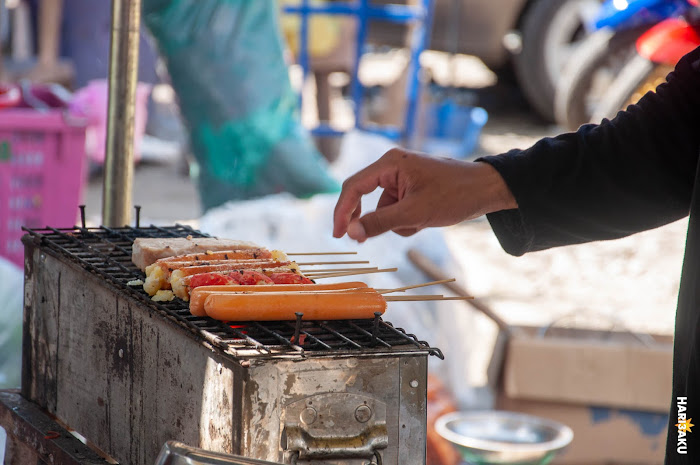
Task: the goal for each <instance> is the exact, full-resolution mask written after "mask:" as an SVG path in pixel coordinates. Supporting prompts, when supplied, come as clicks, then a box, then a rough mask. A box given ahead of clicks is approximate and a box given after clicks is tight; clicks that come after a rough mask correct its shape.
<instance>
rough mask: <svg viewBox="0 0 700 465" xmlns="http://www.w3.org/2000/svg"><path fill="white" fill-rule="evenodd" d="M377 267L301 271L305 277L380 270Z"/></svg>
mask: <svg viewBox="0 0 700 465" xmlns="http://www.w3.org/2000/svg"><path fill="white" fill-rule="evenodd" d="M378 269H379V268H377V267H376V266H374V267H367V268H324V269H321V270H301V272H302V273H304V275H314V274H327V273H339V272H344V271H373V270H378Z"/></svg>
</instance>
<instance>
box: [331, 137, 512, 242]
mask: <svg viewBox="0 0 700 465" xmlns="http://www.w3.org/2000/svg"><path fill="white" fill-rule="evenodd" d="M377 187H381V188H383V189H384V192H382V195H381V196H380V198H379V202H378V203H377V209H376V211H374V212H371V213H367V214H366V215H364V216H362V217H361V216H360V215H361V214H362V209H361V208H362V207H361V199H362V196H363V195H365V194H369V193H370V192H373V191H374V190H375V189H376V188H377ZM509 208H517V203H516V202H515V199H514V198H513V195H512V194H511V192H510V190H509V189H508V187H507V186H506V184H505V182H504V181H503V178H501V176H500V175H499V174H498V172H497V171H496V170H495V169H494V168H493V167H491V165H489V164H487V163H478V162H477V163H473V162H464V161H457V160H452V159H447V158H431V157H428V156H424V155H420V154H418V153H415V152H409V151H407V150H402V149H392V150H390V151H388V152H387V153H386V154H384V156H382V158H380V159H379V160H377V161H376V162H374V163H373V164H371V165H369V166H368V167H366V168H365V169H363V170H362V171H360V172H358V173H356V174H355V175H353V176H351V177H350V178H348V179H347V180H346V181H345V183H343V190H342V192H341V193H340V198H339V199H338V203H337V205H336V206H335V212H334V215H333V222H334V226H333V236H334V237H342V236H343V235H344V234H345V233H347V234H348V236H349V237H350V238H351V239H355V240H356V241H358V242H364V241H365V240H366V239H367V238H368V237H373V236H377V235H379V234H382V233H385V232H387V231H390V230H391V231H394V232H395V233H397V234H400V235H402V236H410V235H412V234H415V233H416V232H418V231H420V230H421V229H423V228H427V227H432V226H448V225H451V224H456V223H459V222H460V221H463V220H468V219H473V218H476V217H479V216H481V215H484V214H486V213H491V212H495V211H499V210H505V209H509Z"/></svg>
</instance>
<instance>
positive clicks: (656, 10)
mask: <svg viewBox="0 0 700 465" xmlns="http://www.w3.org/2000/svg"><path fill="white" fill-rule="evenodd" d="M691 7H692V5H691V4H690V3H689V2H688V0H671V1H669V0H630V1H628V2H620V1H618V0H607V1H605V2H604V3H603V4H601V7H600V9H599V11H598V14H597V15H596V17H595V18H594V21H593V22H592V24H590V25H589V26H588V27H589V29H590V30H591V32H590V34H589V35H588V36H587V37H586V38H585V39H584V40H583V41H582V43H581V44H580V46H579V47H578V48H577V49H576V50H575V51H574V52H573V53H572V55H571V56H570V58H569V60H568V61H567V64H566V66H565V67H564V68H563V70H562V74H561V76H560V78H559V80H558V81H557V86H556V89H555V101H554V111H555V118H556V121H557V123H558V124H560V125H561V126H563V127H565V128H567V129H570V130H576V129H577V128H578V127H579V126H580V125H581V124H585V123H587V122H589V121H590V119H591V116H592V115H593V112H594V109H595V108H596V107H597V106H598V103H599V102H600V99H601V97H602V96H603V95H604V94H605V92H606V90H607V88H608V87H609V86H610V85H611V83H612V82H613V81H614V79H615V77H616V76H617V74H618V73H619V71H620V70H621V69H622V67H623V66H624V64H625V63H627V62H628V61H629V60H630V59H631V58H632V57H633V56H634V55H635V54H636V51H635V42H636V41H637V39H638V38H639V37H640V36H641V35H642V34H643V33H644V32H645V31H647V30H648V29H649V28H650V27H651V26H653V25H654V24H657V23H659V22H661V21H663V20H664V19H667V18H673V17H678V16H680V15H682V14H684V13H685V12H686V11H687V10H689V9H690V8H691Z"/></svg>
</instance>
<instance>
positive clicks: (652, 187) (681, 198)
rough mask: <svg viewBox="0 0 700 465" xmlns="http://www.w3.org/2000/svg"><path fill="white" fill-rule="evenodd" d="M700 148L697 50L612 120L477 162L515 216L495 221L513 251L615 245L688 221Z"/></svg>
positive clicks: (496, 229) (509, 214) (496, 216)
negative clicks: (509, 197)
mask: <svg viewBox="0 0 700 465" xmlns="http://www.w3.org/2000/svg"><path fill="white" fill-rule="evenodd" d="M699 149H700V48H698V49H695V50H694V51H693V52H691V53H689V54H688V55H686V56H685V57H684V58H683V59H682V60H681V61H680V62H679V63H678V65H677V66H676V69H675V70H674V71H673V72H672V73H670V74H669V75H668V77H667V82H666V83H664V84H662V85H660V86H659V87H658V88H657V89H656V92H655V93H653V92H649V93H647V94H646V95H645V96H644V97H643V98H642V99H641V100H640V101H639V102H638V103H637V104H636V105H631V106H630V107H628V108H627V110H626V111H623V112H620V113H618V115H617V116H616V117H615V118H614V119H613V120H612V121H608V120H606V121H604V122H603V123H601V124H600V125H585V126H582V127H581V128H580V129H579V130H578V131H577V132H575V133H567V134H562V135H560V136H557V137H554V138H546V139H542V140H540V141H539V142H537V143H536V144H535V145H533V146H532V147H531V148H529V149H527V150H512V151H510V152H508V153H505V154H503V155H498V156H491V157H484V158H481V159H480V161H484V162H487V163H489V164H491V165H492V166H493V167H494V168H495V169H496V170H498V172H499V173H500V174H501V176H503V179H504V180H505V182H506V184H507V185H508V187H509V188H510V190H511V191H512V193H513V195H514V196H515V199H516V201H517V202H518V209H517V210H507V211H501V212H497V213H492V214H490V215H488V219H489V222H490V223H491V226H492V228H493V230H494V232H495V233H496V235H497V236H498V239H499V241H500V242H501V245H502V246H503V248H504V249H505V250H506V252H508V253H510V254H512V255H522V254H524V253H526V252H531V251H536V250H542V249H547V248H550V247H556V246H560V245H567V244H577V243H582V242H589V241H595V240H602V239H615V238H619V237H624V236H627V235H630V234H632V233H635V232H639V231H643V230H647V229H652V228H656V227H658V226H661V225H663V224H666V223H670V222H672V221H675V220H677V219H680V218H682V217H684V216H686V215H688V211H689V206H690V198H691V194H692V190H693V184H694V181H695V169H696V165H697V162H698V151H699Z"/></svg>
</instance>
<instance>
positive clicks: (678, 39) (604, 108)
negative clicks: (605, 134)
mask: <svg viewBox="0 0 700 465" xmlns="http://www.w3.org/2000/svg"><path fill="white" fill-rule="evenodd" d="M692 3H693V4H694V5H695V8H693V9H691V10H689V11H688V12H687V13H686V14H685V15H684V16H683V17H680V18H669V19H666V20H664V21H662V22H660V23H659V24H657V25H656V26H654V27H652V28H651V29H649V30H648V31H647V32H645V33H644V34H642V36H641V37H639V39H637V42H636V50H637V54H636V55H635V56H634V57H633V58H632V59H631V60H630V61H629V62H627V64H626V65H625V66H624V68H622V70H621V71H620V73H619V74H618V76H617V78H616V79H615V80H614V81H613V83H612V84H611V85H610V87H609V88H608V90H607V91H606V92H605V94H604V95H603V98H602V99H601V101H600V104H599V105H598V106H597V107H596V109H595V111H594V112H593V116H592V118H591V122H592V123H599V122H600V121H602V120H603V118H608V119H610V118H613V117H614V116H615V115H616V114H617V112H618V111H620V110H623V109H624V108H626V107H627V106H628V105H631V104H633V103H636V102H637V101H638V100H639V98H641V97H642V95H644V94H645V93H646V92H648V91H653V90H654V89H655V88H656V87H657V86H658V85H659V84H661V83H663V82H664V81H665V78H666V75H667V74H668V73H669V72H671V71H672V70H673V68H674V67H675V65H676V63H678V61H679V60H680V59H681V58H682V57H683V56H684V55H685V54H687V53H689V52H691V51H692V50H694V49H695V48H697V47H698V46H700V11H699V10H698V8H697V5H698V3H699V2H698V0H692Z"/></svg>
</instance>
